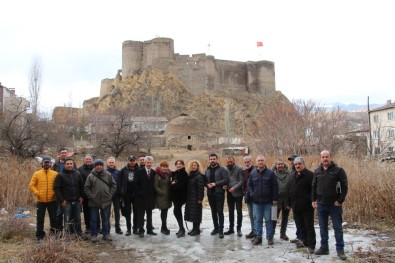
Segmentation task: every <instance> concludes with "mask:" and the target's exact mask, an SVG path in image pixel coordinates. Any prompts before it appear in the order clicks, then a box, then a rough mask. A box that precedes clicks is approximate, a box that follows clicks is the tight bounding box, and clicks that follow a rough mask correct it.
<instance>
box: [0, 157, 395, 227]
mask: <svg viewBox="0 0 395 263" xmlns="http://www.w3.org/2000/svg"><path fill="white" fill-rule="evenodd" d="M254 158H255V156H254ZM276 159H277V158H275V157H270V156H267V157H266V163H267V165H268V167H272V165H273V164H274V162H275V160H276ZM286 159H287V158H286V157H284V158H283V160H285V161H286ZM200 161H201V163H202V166H203V168H205V167H207V166H208V165H209V163H208V158H204V159H201V160H200ZM225 161H226V160H225V158H221V160H220V163H221V164H222V165H224V164H225ZM305 161H306V166H307V168H309V169H314V168H315V167H317V166H318V164H319V157H318V156H306V157H305ZM334 161H335V162H336V163H338V164H339V165H341V166H342V167H344V169H345V170H346V172H347V175H348V179H349V192H348V195H347V199H346V202H345V204H344V218H345V221H347V222H349V223H356V224H364V225H370V226H374V225H377V224H378V223H384V224H390V225H394V223H395V212H394V211H395V184H394V183H393V180H394V176H395V164H394V163H381V162H377V161H374V160H370V159H365V160H357V159H356V158H354V157H350V156H336V157H335V158H334ZM236 162H237V163H239V164H242V163H243V160H242V157H237V158H236ZM286 162H287V161H286ZM37 169H40V164H38V163H37V161H35V160H28V161H24V162H18V161H17V160H16V158H13V157H8V158H5V159H3V160H2V161H1V163H0V182H1V184H0V208H3V207H4V208H6V209H7V211H14V210H15V207H17V206H23V207H32V205H33V204H34V202H35V200H34V198H33V195H32V194H31V193H30V191H29V190H28V184H29V182H30V179H31V176H32V174H33V172H34V171H36V170H37Z"/></svg>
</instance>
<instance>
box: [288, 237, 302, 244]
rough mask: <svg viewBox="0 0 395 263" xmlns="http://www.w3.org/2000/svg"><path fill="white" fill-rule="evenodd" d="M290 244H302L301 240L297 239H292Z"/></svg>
mask: <svg viewBox="0 0 395 263" xmlns="http://www.w3.org/2000/svg"><path fill="white" fill-rule="evenodd" d="M289 242H291V243H299V242H300V240H299V239H297V238H295V239H291V240H290V241H289Z"/></svg>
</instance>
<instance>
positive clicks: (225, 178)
mask: <svg viewBox="0 0 395 263" xmlns="http://www.w3.org/2000/svg"><path fill="white" fill-rule="evenodd" d="M211 169H215V181H214V183H215V185H216V186H215V188H214V189H207V195H213V194H216V193H220V194H221V193H222V194H224V193H225V190H224V189H223V186H224V185H228V183H229V171H228V169H226V168H225V167H222V166H220V165H217V166H216V167H211V166H209V167H207V169H206V172H205V177H206V184H208V183H210V170H211Z"/></svg>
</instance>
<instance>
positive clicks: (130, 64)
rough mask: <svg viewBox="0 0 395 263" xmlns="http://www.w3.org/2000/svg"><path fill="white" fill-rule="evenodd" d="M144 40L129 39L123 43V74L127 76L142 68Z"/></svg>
mask: <svg viewBox="0 0 395 263" xmlns="http://www.w3.org/2000/svg"><path fill="white" fill-rule="evenodd" d="M143 46H144V44H143V42H140V41H131V40H127V41H124V42H123V43H122V76H123V77H124V78H127V77H129V76H131V75H133V74H135V73H136V72H138V71H139V70H140V69H141V66H142V60H143Z"/></svg>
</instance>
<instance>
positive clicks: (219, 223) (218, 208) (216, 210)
mask: <svg viewBox="0 0 395 263" xmlns="http://www.w3.org/2000/svg"><path fill="white" fill-rule="evenodd" d="M224 202H225V194H224V193H215V194H211V195H209V196H208V203H209V204H210V208H211V216H212V218H213V224H214V228H215V229H218V230H223V229H224Z"/></svg>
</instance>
